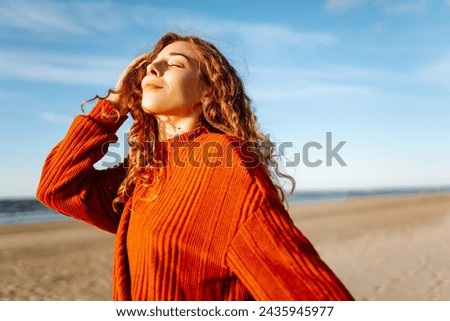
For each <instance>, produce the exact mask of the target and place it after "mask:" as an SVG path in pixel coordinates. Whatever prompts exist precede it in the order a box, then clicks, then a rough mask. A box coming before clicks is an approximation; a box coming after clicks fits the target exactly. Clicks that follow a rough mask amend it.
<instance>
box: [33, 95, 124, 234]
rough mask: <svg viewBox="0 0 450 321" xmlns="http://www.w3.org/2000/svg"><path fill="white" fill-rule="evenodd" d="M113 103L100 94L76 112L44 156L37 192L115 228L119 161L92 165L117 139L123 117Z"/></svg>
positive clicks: (64, 209) (59, 207) (56, 206)
mask: <svg viewBox="0 0 450 321" xmlns="http://www.w3.org/2000/svg"><path fill="white" fill-rule="evenodd" d="M113 108H114V106H113V105H112V104H111V103H109V102H107V101H106V100H99V101H98V103H97V104H96V105H95V106H94V108H93V109H92V111H91V112H90V113H89V114H88V115H79V116H77V117H76V118H75V119H74V121H73V123H72V125H71V126H70V128H69V131H68V132H67V134H66V136H65V137H64V139H63V140H62V141H61V142H59V143H58V144H57V145H56V146H55V147H54V148H53V150H52V151H51V152H50V154H49V155H48V156H47V159H46V160H45V163H44V166H43V169H42V174H41V179H40V181H39V184H38V188H37V192H36V197H37V199H38V200H39V201H40V202H41V203H43V204H44V205H46V206H47V207H49V208H51V209H53V210H55V211H57V212H60V213H62V214H64V215H67V216H70V217H73V218H75V219H78V220H82V221H85V222H87V223H89V224H92V225H94V226H96V227H98V228H100V229H103V230H106V231H109V232H112V233H115V232H116V230H117V226H118V223H119V218H120V216H119V215H118V214H117V213H115V212H114V211H113V209H112V201H113V200H114V198H115V197H116V195H117V189H118V187H119V185H120V183H121V181H122V180H123V178H124V168H123V165H119V166H117V167H114V168H110V169H106V170H96V169H95V168H94V164H95V163H96V162H97V161H99V160H100V159H101V158H102V157H103V156H104V155H105V153H106V151H107V148H108V145H109V143H112V142H116V141H117V136H116V134H115V132H116V131H117V129H118V128H119V127H120V126H121V125H122V123H123V122H124V121H125V119H126V117H123V118H122V119H120V120H119V121H118V122H116V121H113V120H111V119H109V118H107V117H105V116H104V115H108V114H111V115H114V111H113Z"/></svg>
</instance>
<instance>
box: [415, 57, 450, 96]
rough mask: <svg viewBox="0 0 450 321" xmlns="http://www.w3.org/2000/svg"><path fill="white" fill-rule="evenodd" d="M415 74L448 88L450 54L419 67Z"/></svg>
mask: <svg viewBox="0 0 450 321" xmlns="http://www.w3.org/2000/svg"><path fill="white" fill-rule="evenodd" d="M416 76H417V77H418V78H419V79H422V80H425V81H429V82H433V83H436V84H438V85H439V86H441V87H444V88H446V89H447V90H450V56H449V57H446V58H443V59H441V60H440V61H437V62H433V63H430V64H428V65H426V66H424V67H422V68H420V69H419V70H418V71H417V73H416Z"/></svg>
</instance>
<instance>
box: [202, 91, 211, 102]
mask: <svg viewBox="0 0 450 321" xmlns="http://www.w3.org/2000/svg"><path fill="white" fill-rule="evenodd" d="M210 97H211V90H210V88H204V89H203V92H202V98H201V99H200V101H201V103H202V105H203V104H204V102H205V101H206V100H208V99H209V98H210Z"/></svg>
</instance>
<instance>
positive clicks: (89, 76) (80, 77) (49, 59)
mask: <svg viewBox="0 0 450 321" xmlns="http://www.w3.org/2000/svg"><path fill="white" fill-rule="evenodd" d="M127 64H128V61H127V60H122V59H118V58H111V57H99V56H76V55H62V54H54V53H35V54H33V55H32V56H30V55H29V54H28V53H27V52H23V51H3V52H0V69H1V70H2V72H1V73H0V78H7V79H9V78H11V79H21V80H29V81H39V82H50V83H58V84H78V85H105V86H107V87H112V86H114V85H115V82H114V79H117V78H118V77H119V76H120V74H121V71H122V70H123V69H124V68H125V67H126V66H127Z"/></svg>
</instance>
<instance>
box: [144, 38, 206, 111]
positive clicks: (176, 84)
mask: <svg viewBox="0 0 450 321" xmlns="http://www.w3.org/2000/svg"><path fill="white" fill-rule="evenodd" d="M198 70H199V62H198V59H197V55H196V53H195V51H194V49H193V48H192V47H191V45H190V44H188V43H186V42H182V41H177V42H173V43H171V44H169V45H167V46H166V47H164V48H163V49H162V50H161V51H160V52H159V53H158V55H157V56H156V58H155V59H154V60H153V62H151V63H150V64H149V65H148V66H147V75H146V76H145V77H144V78H143V79H142V82H141V86H142V108H143V109H144V111H145V112H147V113H150V114H152V115H155V116H159V115H164V116H172V117H173V116H175V117H186V116H190V115H192V114H194V113H198V112H199V108H201V102H200V101H201V99H202V97H203V96H204V93H205V92H206V91H205V88H204V86H203V84H202V83H201V81H200V79H199V77H198V74H199V73H198Z"/></svg>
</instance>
